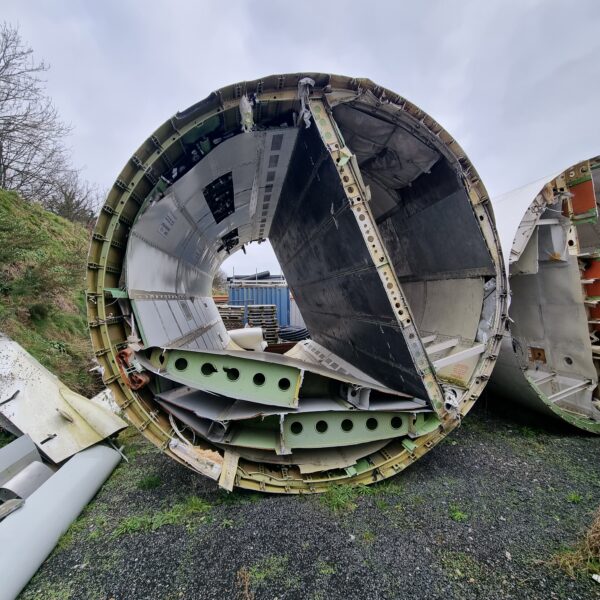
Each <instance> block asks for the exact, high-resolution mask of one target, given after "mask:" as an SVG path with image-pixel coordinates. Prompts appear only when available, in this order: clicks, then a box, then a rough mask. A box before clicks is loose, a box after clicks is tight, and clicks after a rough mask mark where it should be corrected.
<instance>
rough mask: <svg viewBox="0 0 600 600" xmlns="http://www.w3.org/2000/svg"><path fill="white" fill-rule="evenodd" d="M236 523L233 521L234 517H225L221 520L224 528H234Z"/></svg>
mask: <svg viewBox="0 0 600 600" xmlns="http://www.w3.org/2000/svg"><path fill="white" fill-rule="evenodd" d="M234 525H235V522H234V521H233V519H223V520H222V521H221V527H222V528H223V529H233V526H234Z"/></svg>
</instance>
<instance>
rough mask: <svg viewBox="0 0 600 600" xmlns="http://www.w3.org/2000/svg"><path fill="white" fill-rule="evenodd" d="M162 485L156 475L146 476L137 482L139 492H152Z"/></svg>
mask: <svg viewBox="0 0 600 600" xmlns="http://www.w3.org/2000/svg"><path fill="white" fill-rule="evenodd" d="M161 483H162V480H161V478H160V477H159V476H158V475H148V476H146V477H142V479H140V480H139V481H138V488H139V489H140V490H154V489H156V488H157V487H158V486H159V485H160V484H161Z"/></svg>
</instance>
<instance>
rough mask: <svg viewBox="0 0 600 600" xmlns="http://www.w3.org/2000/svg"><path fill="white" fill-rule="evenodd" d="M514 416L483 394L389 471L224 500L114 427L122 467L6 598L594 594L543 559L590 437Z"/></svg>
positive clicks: (596, 467)
mask: <svg viewBox="0 0 600 600" xmlns="http://www.w3.org/2000/svg"><path fill="white" fill-rule="evenodd" d="M517 410H518V412H519V414H520V417H519V419H518V420H517V419H516V418H515V417H514V416H512V417H511V416H510V415H509V414H508V412H506V411H504V410H500V409H499V408H498V407H497V405H495V404H493V403H491V402H489V403H488V402H487V401H486V400H485V399H484V400H482V401H480V402H479V403H478V406H476V408H475V409H474V411H473V412H472V413H471V414H470V415H468V417H467V418H466V419H465V422H464V425H463V426H462V427H461V428H460V429H459V430H458V431H456V432H455V433H454V435H451V436H450V437H449V438H448V439H447V440H445V442H444V443H442V444H441V445H439V446H438V447H437V448H435V449H434V450H433V451H431V452H429V454H427V455H426V456H425V457H424V458H422V459H421V460H419V461H418V462H416V463H415V464H414V465H413V466H412V467H411V468H409V469H408V470H406V471H405V472H404V473H402V474H400V475H398V476H396V477H395V478H393V479H391V480H388V482H383V483H381V484H378V485H375V486H372V487H370V488H366V489H363V490H359V491H358V492H353V491H350V490H349V489H348V488H339V489H337V490H335V491H334V492H332V493H329V494H327V495H325V496H310V497H308V496H307V497H285V496H267V495H260V494H251V493H245V492H234V493H233V494H226V493H224V492H222V491H220V490H219V489H218V488H217V486H216V485H215V484H214V482H212V481H210V480H207V479H205V478H202V477H200V476H198V475H195V474H194V473H192V472H191V471H189V470H187V469H186V468H184V467H182V466H180V465H178V464H177V463H175V462H174V461H172V460H170V459H167V458H166V457H164V456H162V455H161V454H160V453H159V452H158V450H155V449H154V447H153V446H151V445H150V444H149V443H147V442H145V441H144V440H143V439H142V438H141V437H139V436H138V435H137V434H135V433H132V432H131V431H129V432H126V433H125V434H122V438H123V442H124V444H125V447H126V454H128V456H129V458H130V462H129V463H128V464H126V463H122V464H121V465H120V466H119V467H118V468H117V469H116V471H115V472H114V474H113V475H112V477H111V478H110V479H109V481H108V482H107V483H106V485H105V486H104V487H103V488H102V490H101V491H100V493H99V494H98V495H97V497H96V498H95V500H94V501H93V502H92V503H91V504H90V505H89V507H88V508H87V509H86V511H85V512H84V514H83V515H82V516H81V517H80V518H79V519H78V521H76V522H75V524H74V525H73V526H72V527H71V529H70V530H69V532H67V534H66V535H65V536H64V537H63V538H62V539H61V541H60V543H59V546H58V547H57V549H56V550H55V551H54V553H53V554H52V555H51V556H50V557H49V559H48V560H47V561H46V562H45V563H44V565H43V566H42V568H41V569H40V571H39V572H38V574H37V575H36V576H35V578H34V579H33V580H32V581H31V583H30V584H29V586H28V587H27V588H26V589H25V591H24V592H23V594H22V595H21V596H20V597H21V598H23V599H36V600H45V599H52V600H62V599H67V598H77V599H80V598H81V599H94V600H97V599H114V600H122V599H123V600H135V599H138V598H139V599H142V598H143V599H149V600H150V599H155V598H156V599H179V598H202V599H205V598H206V599H212V598H214V599H222V598H239V599H241V600H250V599H252V598H254V599H255V600H259V599H263V598H264V599H278V600H284V599H295V598H302V599H304V598H307V599H312V600H319V599H321V600H325V599H336V598H340V599H342V598H343V599H345V600H347V599H354V598H356V599H361V600H362V599H365V598H369V599H372V598H373V599H375V598H377V599H379V598H381V599H388V598H411V600H415V599H418V598H428V599H430V600H432V599H435V598H444V599H451V598H461V599H470V598H490V599H492V598H493V599H500V598H511V599H514V598H527V599H534V598H540V599H544V600H548V599H551V598H557V599H558V598H559V599H561V600H562V599H569V598H570V599H572V600H575V599H579V598H585V599H590V598H600V585H599V584H597V583H595V582H594V581H593V580H592V579H591V577H590V576H589V575H580V576H577V577H575V578H571V577H569V576H568V575H566V574H565V573H564V572H562V571H561V570H560V569H558V568H557V567H555V566H553V565H551V564H549V560H550V559H551V558H552V556H554V555H556V554H557V553H558V552H561V551H564V549H565V548H568V547H569V546H572V545H573V544H574V543H575V542H576V541H577V539H578V537H579V536H580V535H581V534H582V532H583V531H584V530H585V529H586V528H587V526H588V525H589V524H590V523H591V520H592V515H593V512H594V511H595V509H596V508H597V507H598V505H600V461H599V460H598V455H599V451H600V438H594V437H592V436H590V435H583V434H580V433H577V432H575V431H574V430H572V429H567V428H564V427H562V426H560V425H555V424H554V423H552V422H547V421H544V422H540V420H539V419H538V418H537V417H535V419H534V420H531V421H528V419H527V416H526V415H525V416H523V415H522V411H521V409H517ZM532 423H533V424H532ZM542 427H543V429H542ZM190 498H191V499H190Z"/></svg>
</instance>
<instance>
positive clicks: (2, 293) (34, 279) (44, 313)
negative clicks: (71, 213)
mask: <svg viewBox="0 0 600 600" xmlns="http://www.w3.org/2000/svg"><path fill="white" fill-rule="evenodd" d="M88 243H89V234H88V232H87V230H86V229H85V228H84V227H82V226H81V225H78V224H75V223H71V222H69V221H67V220H65V219H63V218H61V217H58V216H56V215H54V214H52V213H50V212H48V211H46V210H44V209H43V208H41V207H40V206H36V205H32V204H28V203H26V202H24V201H23V200H22V199H21V198H19V196H18V195H17V194H15V193H13V192H7V191H4V190H0V331H2V332H3V333H5V334H6V335H8V336H10V337H11V338H12V339H14V340H15V341H17V342H19V344H21V345H22V346H23V347H24V348H25V349H26V350H28V351H29V352H30V353H31V354H32V355H33V356H35V358H37V359H38V360H39V361H40V362H41V363H42V364H43V365H44V366H45V367H47V368H48V369H50V371H52V372H53V373H54V374H55V375H57V376H58V377H59V378H60V379H62V381H64V383H66V384H67V385H68V386H70V387H71V388H72V389H74V390H76V391H78V392H79V393H81V394H84V395H86V396H90V395H93V394H95V393H96V392H97V391H99V390H100V389H101V387H102V384H101V380H100V377H99V376H98V375H97V374H96V373H95V372H94V373H90V372H89V369H90V368H91V367H92V366H93V364H94V363H93V362H92V360H93V353H92V349H91V343H90V338H89V334H88V331H87V322H86V316H85V296H84V286H85V281H84V277H85V264H86V256H87V249H88Z"/></svg>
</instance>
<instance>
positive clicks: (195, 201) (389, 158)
mask: <svg viewBox="0 0 600 600" xmlns="http://www.w3.org/2000/svg"><path fill="white" fill-rule="evenodd" d="M242 98H245V99H246V100H248V99H250V101H251V105H252V107H253V112H252V123H253V125H252V127H250V126H249V121H248V118H249V115H248V114H247V112H246V113H244V118H243V119H242V117H241V112H240V107H241V104H242V105H243V107H246V108H247V106H248V104H247V102H246V101H245V100H244V102H242V100H241V99H242ZM267 238H268V239H269V240H270V241H271V243H272V244H273V247H274V250H275V253H276V255H277V257H278V259H279V261H280V264H281V265H282V269H283V272H284V274H285V276H286V279H287V281H288V283H289V286H290V290H291V292H292V294H293V296H294V299H295V302H297V305H298V308H299V309H300V311H301V313H302V317H303V319H304V321H305V323H306V326H307V328H308V329H309V331H310V333H311V336H312V340H310V341H308V342H301V343H299V344H297V346H296V347H294V348H293V350H291V351H290V352H289V353H288V356H289V357H290V358H293V359H294V361H300V362H301V363H304V367H301V369H300V370H301V373H300V376H299V378H298V381H299V383H300V388H299V393H298V399H299V407H302V406H303V399H307V398H316V397H320V395H323V394H324V395H325V398H327V399H333V398H339V399H340V401H341V402H343V403H345V405H344V406H345V409H347V410H349V411H350V412H351V413H352V411H355V412H356V411H366V410H369V403H370V402H373V403H374V404H373V406H381V410H380V412H381V414H380V415H377V414H370V416H369V417H366V418H364V415H361V416H360V419H359V418H358V417H357V420H356V424H355V423H352V424H351V425H347V424H345V423H343V421H344V420H343V419H342V420H341V421H339V419H338V417H335V419H334V418H333V417H332V418H331V423H329V422H328V420H327V415H326V414H325V415H324V417H323V418H320V419H318V420H316V421H315V423H312V421H310V420H309V418H308V417H302V419H303V423H304V424H305V425H304V426H307V425H306V424H307V423H311V425H310V427H314V428H315V429H316V432H317V434H318V435H317V434H313V433H312V430H311V435H310V436H308V435H307V436H306V438H305V439H306V440H307V441H306V444H308V445H309V446H310V448H306V449H300V450H299V451H298V452H311V453H313V454H312V455H311V462H310V464H311V465H316V464H319V465H320V467H319V469H317V470H314V469H313V468H312V467H311V468H308V467H306V466H304V467H302V465H303V464H306V463H305V460H304V458H302V459H301V458H300V457H301V456H303V455H302V454H299V457H298V462H297V463H295V462H294V451H295V448H294V446H296V442H295V441H294V442H292V443H290V444H289V445H291V446H292V447H291V448H290V447H287V446H286V441H287V440H290V439H292V440H295V438H293V436H294V435H298V436H301V434H300V432H298V433H294V429H293V428H292V427H291V425H293V422H290V427H289V428H288V426H287V425H286V418H285V417H284V413H285V411H289V409H290V407H289V406H288V407H283V409H282V412H281V414H279V416H278V415H277V414H276V415H271V416H269V417H267V418H265V419H264V423H263V424H262V425H260V427H262V428H263V429H264V428H267V429H268V431H269V435H268V436H267V437H269V439H270V438H271V436H272V435H274V436H275V439H276V440H277V443H276V450H274V451H273V452H271V453H270V454H269V452H268V451H266V450H264V448H262V447H258V446H257V447H255V448H254V449H248V450H244V449H243V448H240V447H239V446H236V445H235V443H234V442H235V440H236V439H242V438H243V439H255V440H258V439H265V436H264V435H263V433H262V431H260V432H259V433H260V435H258V434H257V433H256V431H257V430H256V428H257V427H258V422H256V421H255V422H254V423H253V424H252V427H254V429H251V428H250V427H251V426H250V424H248V423H247V421H252V419H250V420H248V419H245V420H243V422H242V421H236V420H235V419H234V420H233V421H230V422H221V421H211V420H210V419H209V420H208V421H207V420H206V417H204V416H203V417H199V416H197V415H194V414H192V412H189V411H188V413H182V412H181V411H182V409H181V407H173V406H172V405H171V404H170V403H169V402H166V401H165V400H164V393H166V392H168V390H169V389H170V388H171V387H172V386H173V385H177V384H178V383H177V381H174V380H172V379H169V372H168V371H169V369H168V368H167V367H166V366H165V367H164V368H162V367H160V366H156V365H155V367H154V370H153V371H152V372H151V373H150V375H151V380H150V384H149V385H147V386H146V387H142V388H140V389H137V390H134V389H132V387H131V381H130V380H129V375H130V374H131V373H132V372H134V371H136V369H138V370H139V369H141V370H143V369H144V364H143V363H144V360H149V357H150V356H151V355H152V353H153V352H154V353H156V352H157V353H158V356H159V357H160V356H161V355H162V354H163V353H164V352H165V351H166V352H169V351H174V350H177V351H181V352H196V353H203V354H206V353H208V354H210V353H214V355H215V356H219V357H221V358H222V357H223V356H225V359H223V360H229V359H227V358H226V357H227V356H228V355H229V354H230V353H232V352H239V351H240V349H239V348H236V346H235V344H234V343H233V342H232V341H231V339H230V338H229V335H228V333H227V331H226V330H225V328H224V326H223V323H222V321H221V319H220V317H219V313H218V311H217V309H216V306H215V304H214V301H213V299H212V295H211V283H212V277H213V275H214V273H215V271H216V270H217V269H218V268H219V265H220V264H221V263H222V261H223V260H224V259H225V258H226V256H228V255H229V254H230V253H232V252H235V251H237V250H239V249H240V248H241V247H242V246H243V245H244V244H247V243H250V242H252V241H260V240H263V239H267ZM503 268H504V267H503V259H502V255H501V252H500V246H499V242H498V237H497V233H496V229H495V225H494V219H493V213H492V210H491V205H490V203H489V199H488V195H487V192H486V190H485V188H484V186H483V184H482V183H481V181H480V179H479V176H478V175H477V172H476V171H475V169H474V168H473V166H472V165H471V163H470V162H469V160H468V158H467V157H466V155H465V153H464V151H463V150H462V148H461V147H460V146H459V145H458V143H457V142H456V141H455V140H454V139H453V138H452V137H451V136H450V135H449V134H448V133H447V132H446V131H445V130H444V129H443V128H442V127H441V126H440V125H439V124H438V123H436V122H435V121H434V120H433V119H432V118H431V117H429V116H428V115H427V114H426V113H424V112H423V111H422V110H420V109H419V108H418V107H416V106H415V105H413V104H411V103H410V102H409V101H408V100H406V99H405V98H403V97H401V96H399V95H397V94H395V93H394V92H392V91H390V90H387V89H385V88H382V87H380V86H377V85H376V84H374V83H373V82H371V81H369V80H367V79H352V78H348V77H343V76H338V75H327V74H319V73H298V74H285V75H274V76H270V77H265V78H263V79H259V80H255V81H248V82H242V83H239V84H234V85H231V86H227V87H225V88H222V89H220V90H218V91H216V92H214V93H213V94H211V95H210V96H209V97H208V98H206V99H205V100H202V101H201V102H199V103H197V104H195V105H194V106H192V107H190V108H189V109H187V110H186V111H183V112H180V113H177V114H176V115H175V116H174V117H173V118H172V119H169V120H168V121H167V122H165V123H164V124H163V125H162V126H160V127H159V128H158V129H157V130H156V131H155V132H154V133H153V134H152V135H151V136H150V137H149V138H148V139H147V140H146V141H145V142H144V143H143V144H142V145H141V146H140V148H139V149H138V150H137V151H136V152H135V154H134V155H133V156H132V158H131V160H130V161H129V162H128V164H127V165H126V166H125V168H124V169H123V171H122V172H121V174H120V175H119V177H118V178H117V181H116V182H115V185H114V186H113V188H112V190H111V191H110V193H109V196H108V198H107V201H106V204H105V206H104V207H103V210H102V212H101V215H100V217H99V219H98V223H97V224H96V228H95V231H94V236H93V240H92V243H91V247H90V253H89V258H88V278H87V306H88V317H89V323H90V330H91V336H92V342H93V345H94V348H95V351H96V354H97V356H98V360H99V362H100V363H101V365H102V366H103V368H104V377H105V382H106V384H107V385H108V386H110V388H111V389H112V391H113V393H114V395H115V398H116V399H117V402H118V404H119V405H120V406H121V408H122V409H123V410H124V413H125V415H126V416H127V417H128V419H129V420H130V421H131V422H132V423H133V424H134V425H135V426H136V427H137V428H138V429H139V430H140V431H141V432H142V433H143V434H144V435H145V436H146V437H147V438H148V439H150V440H151V441H152V442H153V443H155V444H156V445H157V446H159V447H160V448H161V449H162V450H163V451H164V452H165V453H167V454H168V455H170V456H171V457H172V458H174V459H176V460H179V461H181V462H183V463H184V464H186V465H187V466H190V467H191V468H195V469H196V470H198V471H199V472H203V473H205V474H209V476H211V477H214V478H217V477H218V478H219V481H220V482H221V484H222V485H223V486H224V487H226V489H230V487H231V486H232V485H236V486H239V487H244V488H250V489H258V490H263V491H266V492H275V493H306V492H321V491H324V490H325V489H327V487H328V486H330V485H332V484H335V483H341V482H347V483H350V484H352V485H358V484H368V483H372V482H374V481H378V480H381V479H383V478H385V477H389V476H390V475H393V474H395V473H398V472H399V471H401V470H403V469H404V468H405V467H407V466H408V465H410V464H411V463H412V462H413V461H414V460H416V459H417V458H419V457H420V456H421V455H423V454H424V453H425V452H427V451H428V450H429V449H431V448H432V447H433V446H434V445H435V444H437V443H438V442H439V441H440V440H441V439H443V438H444V437H445V436H446V435H447V434H448V433H449V432H450V431H451V430H452V429H454V428H455V427H456V426H457V425H458V424H459V423H460V419H461V418H462V416H464V415H465V414H466V413H467V412H468V411H469V409H470V408H471V407H472V405H473V403H474V402H475V400H476V399H477V397H478V396H479V394H480V393H481V391H482V390H483V388H484V387H485V385H486V382H487V379H488V378H489V375H490V373H491V371H492V369H493V367H494V364H495V360H496V356H497V354H498V351H499V343H500V337H501V336H500V332H501V331H502V330H503V324H504V320H505V318H506V313H507V294H506V277H505V274H504V271H503ZM123 296H125V297H123ZM116 300H118V301H116ZM128 347H135V352H136V353H137V357H138V360H137V361H136V360H135V359H134V360H133V361H132V362H131V363H127V364H124V363H123V361H122V360H120V359H119V356H118V355H119V352H120V351H121V350H123V349H125V348H128ZM169 349H170V350H169ZM145 353H147V356H146V354H145ZM258 354H263V353H258ZM264 355H265V358H264V360H265V361H268V360H269V358H268V353H264ZM166 356H167V355H166V354H165V355H164V357H165V359H166ZM232 356H233V354H232ZM182 357H183V355H182ZM284 358H285V357H284ZM219 360H221V359H219ZM214 362H215V364H214V365H212V364H211V363H210V361H208V360H206V361H204V362H203V363H201V365H200V366H201V367H204V371H202V368H200V375H198V373H197V372H194V377H195V378H196V377H198V378H199V380H198V379H194V384H193V387H194V388H195V389H197V390H199V391H202V390H203V389H204V388H206V390H208V387H207V386H208V383H206V385H204V384H203V383H202V377H206V380H205V381H206V382H208V381H209V379H208V378H210V377H213V373H214V371H213V368H216V369H222V371H223V373H226V374H227V377H228V378H229V380H230V381H233V382H235V383H237V381H242V379H243V378H244V377H246V373H245V372H243V369H242V368H241V367H240V365H233V364H231V365H229V364H225V363H224V362H222V360H221V362H218V361H216V360H215V361H214ZM217 362H218V364H217ZM188 363H189V364H191V362H189V361H188ZM168 364H169V363H168V361H166V362H165V365H168ZM181 364H182V365H183V363H181ZM295 364H296V363H295ZM316 367H319V369H316ZM169 368H170V366H169ZM182 370H185V369H183V368H182ZM316 371H318V372H316ZM171 372H173V371H172V370H171ZM328 373H329V376H328ZM221 375H222V374H221V371H219V377H221V383H222V384H223V385H229V384H228V383H227V382H226V381H225V379H223V377H222V376H221ZM257 375H261V376H262V377H257V378H256V379H254V376H257ZM268 375H269V374H268V373H266V372H265V373H262V372H261V373H254V374H253V377H252V382H253V383H251V384H249V385H256V386H275V385H277V378H275V379H274V380H272V379H271V378H269V376H268ZM344 378H346V379H347V380H348V381H347V382H346V383H344V381H343V380H344ZM217 379H218V378H217V377H216V376H215V379H214V381H215V382H217ZM280 379H281V378H280ZM356 380H360V381H363V382H370V383H369V384H368V385H365V386H363V387H362V388H361V389H363V390H365V391H364V392H360V394H358V391H359V390H358V388H356V387H353V386H355V384H354V383H352V382H355V381H356ZM186 381H187V383H188V384H189V383H190V382H191V380H186ZM198 381H199V383H198ZM211 381H212V380H211ZM244 381H248V379H244ZM179 383H183V381H179ZM217 383H218V382H217ZM203 385H204V388H203ZM211 386H212V383H211ZM348 386H349V387H348ZM165 387H166V389H164V388H165ZM358 387H360V386H358ZM229 389H231V386H230V388H229ZM262 389H265V390H266V389H267V387H264V388H262ZM211 390H212V392H213V393H215V392H216V393H218V394H221V395H222V396H228V394H227V393H226V391H225V388H224V387H221V388H218V387H213V388H211ZM218 390H220V391H218ZM274 392H276V389H275V388H270V392H269V393H270V397H272V396H273V393H274ZM352 392H356V393H357V395H356V397H354V396H352ZM398 397H401V398H403V399H404V400H403V408H401V409H397V410H398V412H397V413H395V415H389V414H387V413H386V412H385V402H398ZM236 400H237V401H242V402H243V401H244V400H240V399H239V398H236V397H235V395H234V396H233V398H231V397H230V398H228V400H227V402H226V403H225V404H226V405H227V406H230V405H231V403H232V401H233V402H235V401H236ZM257 400H260V395H252V402H256V401H257ZM378 402H379V403H380V404H377V403H378ZM203 410H204V413H203V414H208V413H207V412H206V410H205V409H203V408H202V407H201V406H198V410H197V411H196V412H202V411H203ZM269 410H271V409H269ZM424 411H425V412H429V413H430V417H435V422H436V426H435V427H434V428H433V429H427V428H424V427H422V426H421V425H420V423H421V420H422V419H425V417H424V416H418V415H419V414H421V413H423V412H424ZM247 412H248V411H247V410H246V411H245V412H244V411H242V412H241V413H240V412H239V411H238V412H235V413H232V414H242V413H243V414H247ZM371 412H373V411H371ZM213 413H214V411H213V412H212V413H210V414H213ZM332 414H333V413H332ZM335 414H337V413H335ZM356 414H358V413H356ZM183 417H185V419H186V422H187V425H186V426H183V422H182V418H183ZM395 417H397V418H398V420H397V421H396V420H394V421H392V419H394V418H395ZM369 418H371V419H374V420H375V421H369ZM378 418H379V419H385V427H386V428H389V429H386V430H385V431H389V432H392V430H393V429H394V424H398V426H397V428H395V429H396V431H397V433H396V437H393V438H392V439H390V440H389V441H388V442H387V443H386V444H385V445H384V446H382V447H380V446H374V445H373V444H375V443H377V444H380V443H381V436H380V435H379V434H378V433H376V430H377V427H378V426H381V427H384V424H383V423H384V422H383V421H381V425H380V424H379V422H378V421H377V419H378ZM278 419H279V421H278ZM351 419H352V415H350V420H351ZM338 421H339V422H338ZM427 422H428V423H430V422H434V421H433V420H428V421H427ZM277 423H279V425H277ZM334 423H335V425H334ZM358 423H362V425H360V426H361V427H363V428H367V431H369V428H372V429H370V431H373V432H375V433H373V434H372V435H367V434H366V433H365V431H364V430H363V429H361V432H360V433H361V435H360V436H359V435H357V436H356V441H354V438H353V434H352V431H353V428H354V427H358V426H359V425H358ZM186 427H187V428H189V427H192V428H193V427H197V428H198V430H197V432H198V435H196V436H190V435H189V434H186ZM343 427H347V430H345V429H343ZM249 428H250V429H249ZM269 428H271V429H269ZM340 428H342V431H345V432H346V434H345V437H344V436H342V434H341V433H340V431H339V429H340ZM259 429H260V428H259ZM202 432H204V434H203V433H202ZM307 433H308V432H304V433H302V435H304V434H307ZM334 434H335V437H334V438H331V439H335V440H336V443H337V445H338V446H339V445H340V443H343V444H342V446H341V448H345V447H346V446H347V452H346V453H345V454H344V455H345V456H352V460H354V462H353V463H349V464H346V465H345V466H340V464H341V463H340V448H337V449H336V448H329V446H330V445H332V444H333V443H331V444H330V438H329V437H328V436H330V435H331V436H333V435H334ZM319 435H321V436H323V437H319ZM248 436H250V437H248ZM261 436H262V437H261ZM319 439H323V447H322V448H321V450H319V449H318V448H317V449H316V450H315V445H316V444H318V440H319ZM215 440H218V441H215ZM299 440H300V437H299V438H298V441H299ZM344 440H345V441H344ZM369 440H371V442H372V443H371V442H370V441H369ZM353 446H355V447H356V448H358V447H360V448H364V452H365V453H366V454H364V455H363V456H361V455H360V453H359V452H352V453H351V452H350V451H349V450H350V449H352V448H353ZM373 448H375V449H373ZM314 452H320V453H321V454H320V455H319V457H318V460H317V459H316V458H315V457H314ZM282 456H284V457H286V459H285V462H284V463H282V461H281V457H282ZM219 473H221V475H219Z"/></svg>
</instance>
